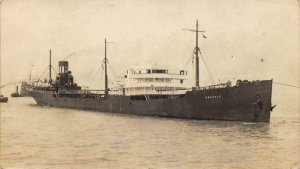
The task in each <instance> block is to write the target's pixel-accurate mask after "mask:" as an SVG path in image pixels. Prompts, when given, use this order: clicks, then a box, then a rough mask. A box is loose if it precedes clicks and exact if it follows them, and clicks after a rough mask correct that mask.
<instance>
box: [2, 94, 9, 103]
mask: <svg viewBox="0 0 300 169" xmlns="http://www.w3.org/2000/svg"><path fill="white" fill-rule="evenodd" d="M7 101H8V98H7V97H4V96H3V95H0V102H4V103H6V102H7Z"/></svg>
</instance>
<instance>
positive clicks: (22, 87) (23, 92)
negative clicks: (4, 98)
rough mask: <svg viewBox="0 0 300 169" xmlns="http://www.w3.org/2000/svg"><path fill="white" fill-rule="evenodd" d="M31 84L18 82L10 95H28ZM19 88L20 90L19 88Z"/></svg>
mask: <svg viewBox="0 0 300 169" xmlns="http://www.w3.org/2000/svg"><path fill="white" fill-rule="evenodd" d="M30 87H31V85H30V84H28V83H27V82H23V81H22V82H21V83H19V84H17V85H16V91H15V92H13V93H12V94H11V95H10V96H11V97H26V96H30V95H29V89H30ZM19 89H20V90H19Z"/></svg>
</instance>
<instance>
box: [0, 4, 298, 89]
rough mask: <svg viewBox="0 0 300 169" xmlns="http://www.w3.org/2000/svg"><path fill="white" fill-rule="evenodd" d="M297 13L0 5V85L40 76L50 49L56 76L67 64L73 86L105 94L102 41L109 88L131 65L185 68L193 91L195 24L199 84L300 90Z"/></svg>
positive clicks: (281, 9) (287, 8)
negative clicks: (262, 82) (245, 83)
mask: <svg viewBox="0 0 300 169" xmlns="http://www.w3.org/2000/svg"><path fill="white" fill-rule="evenodd" d="M299 9H300V8H299V1H297V0H272V1H271V0H243V1H240V0H221V1H220V0H184V1H183V0H172V1H171V0H89V1H86V0H42V1H41V0H2V1H1V13H0V14H1V16H0V19H1V22H0V23H1V26H0V27H1V38H0V39H1V85H4V84H6V83H10V82H12V83H14V82H17V81H20V80H29V72H30V69H31V72H32V76H33V78H37V77H39V76H41V74H42V73H43V71H44V70H45V69H47V67H48V64H49V50H50V49H51V50H52V64H53V67H54V69H56V71H57V70H58V61H59V60H68V61H69V62H70V63H69V65H70V69H71V71H72V74H73V75H74V77H75V81H76V82H77V83H78V84H79V85H82V86H90V88H95V89H99V88H103V86H104V81H103V78H104V76H103V71H102V69H101V64H102V60H103V57H104V38H107V40H108V41H110V42H112V43H109V44H108V48H107V51H108V53H107V55H108V59H109V61H110V65H111V66H110V67H111V68H112V70H109V79H110V82H112V81H113V80H115V79H116V77H115V76H117V77H118V76H121V75H124V74H125V73H126V69H128V68H130V67H132V66H134V65H140V64H158V65H162V66H165V67H167V68H169V69H171V70H174V71H178V72H179V70H180V69H183V68H184V69H187V70H188V72H189V78H190V80H189V82H190V84H191V85H192V84H194V70H193V69H194V65H193V64H194V63H193V62H192V61H191V57H192V53H193V50H194V47H195V34H193V33H192V32H189V31H185V30H183V29H185V28H187V29H194V28H195V23H196V20H197V19H198V21H199V29H200V30H205V31H206V33H205V36H207V38H206V39H204V38H202V37H201V36H200V37H201V38H200V41H199V43H200V49H201V52H202V55H203V59H204V60H205V63H206V65H207V68H206V66H205V64H204V62H203V60H200V85H202V86H204V85H209V84H212V81H211V78H210V76H209V74H211V76H212V79H213V81H214V82H215V83H216V82H226V81H227V80H237V79H249V80H255V79H274V81H276V82H280V83H286V84H290V85H296V86H300V68H299V67H300V31H299V26H300V19H299V16H300V15H299ZM31 65H33V66H31ZM114 74H115V75H114ZM45 75H46V76H47V75H48V72H46V73H45ZM52 78H54V77H52ZM110 85H111V84H110ZM298 91H299V90H298Z"/></svg>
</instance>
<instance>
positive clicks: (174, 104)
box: [30, 80, 272, 122]
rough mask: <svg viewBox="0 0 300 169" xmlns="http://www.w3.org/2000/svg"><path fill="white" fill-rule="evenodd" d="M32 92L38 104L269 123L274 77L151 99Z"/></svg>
mask: <svg viewBox="0 0 300 169" xmlns="http://www.w3.org/2000/svg"><path fill="white" fill-rule="evenodd" d="M30 94H31V96H32V97H33V98H34V99H35V101H36V102H37V104H39V105H47V106H54V107H63V108H74V109H84V110H94V111H99V112H111V113H125V114H134V115H145V116H160V117H170V118H184V119H200V120H226V121H249V122H269V121H270V111H271V97H272V80H264V81H259V82H249V83H248V84H245V85H242V86H239V87H237V86H234V87H227V88H214V89H208V90H194V91H188V92H186V94H184V95H176V96H170V97H168V98H155V99H151V98H150V99H147V100H146V99H139V98H138V99H136V98H134V97H133V96H114V95H109V96H108V97H107V98H100V97H93V98H91V97H84V95H81V96H80V97H79V96H76V97H70V96H66V95H63V96H57V95H55V94H54V91H46V90H32V91H31V92H30ZM140 98H143V97H140Z"/></svg>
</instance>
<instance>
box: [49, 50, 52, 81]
mask: <svg viewBox="0 0 300 169" xmlns="http://www.w3.org/2000/svg"><path fill="white" fill-rule="evenodd" d="M51 67H52V65H51V49H50V59H49V83H51V82H52V79H51Z"/></svg>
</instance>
